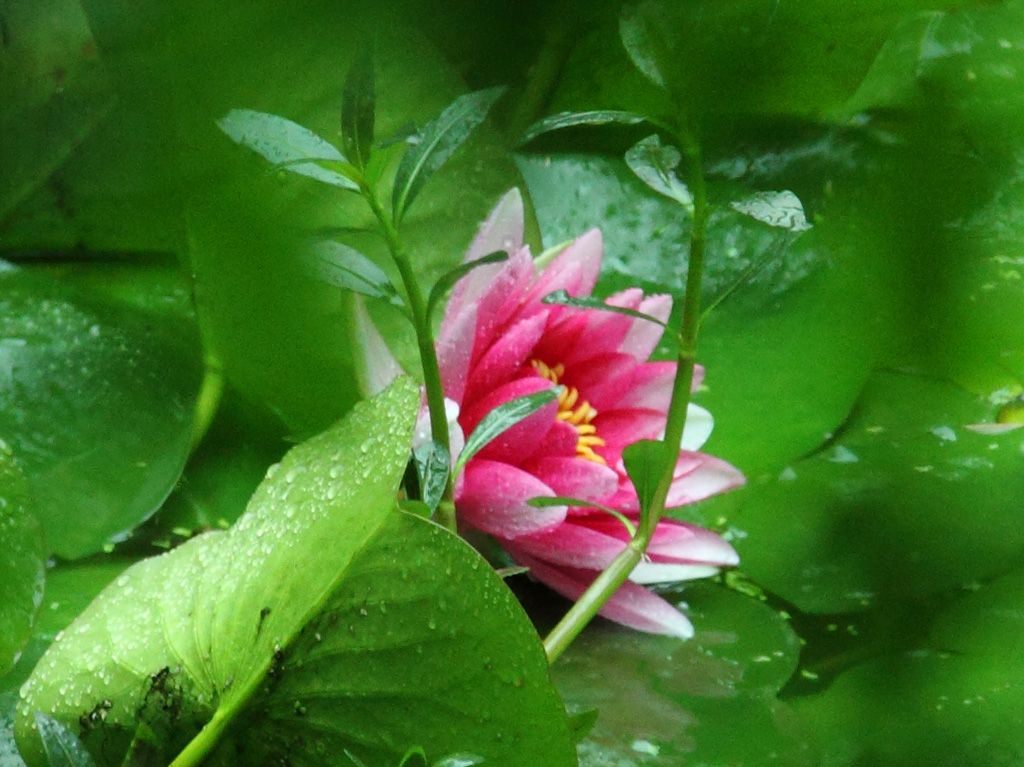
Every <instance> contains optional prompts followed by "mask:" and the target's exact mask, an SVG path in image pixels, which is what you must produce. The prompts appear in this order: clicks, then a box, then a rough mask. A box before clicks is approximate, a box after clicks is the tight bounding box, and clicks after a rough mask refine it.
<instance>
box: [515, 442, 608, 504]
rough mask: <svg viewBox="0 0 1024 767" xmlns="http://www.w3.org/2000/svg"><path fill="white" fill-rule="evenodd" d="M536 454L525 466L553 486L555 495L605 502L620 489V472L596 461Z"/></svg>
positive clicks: (549, 485) (542, 480) (545, 482)
mask: <svg viewBox="0 0 1024 767" xmlns="http://www.w3.org/2000/svg"><path fill="white" fill-rule="evenodd" d="M573 453H575V446H574V449H573ZM537 456H539V457H536V458H533V459H532V460H530V461H529V462H528V463H527V464H525V465H524V466H523V468H524V469H526V470H527V471H529V472H530V473H532V474H534V475H535V476H537V478H538V479H540V480H541V482H543V483H544V484H546V485H547V486H548V487H550V488H551V489H552V490H554V491H555V495H565V496H569V497H571V498H581V499H585V500H589V501H593V502H595V503H602V502H603V501H604V499H606V498H608V497H610V496H611V495H612V493H614V492H615V491H616V489H618V486H619V475H618V474H617V473H616V472H615V471H614V470H613V469H610V468H608V467H607V466H605V465H603V464H600V463H597V462H596V461H588V460H587V459H585V458H578V457H576V456H575V455H573V456H571V457H566V456H560V455H545V454H544V453H541V452H538V453H537Z"/></svg>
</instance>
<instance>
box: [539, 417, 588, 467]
mask: <svg viewBox="0 0 1024 767" xmlns="http://www.w3.org/2000/svg"><path fill="white" fill-rule="evenodd" d="M579 439H580V435H579V432H578V431H576V429H575V428H573V426H572V425H571V424H568V423H566V422H565V421H555V423H554V424H552V426H551V431H549V432H548V433H547V436H545V437H544V439H543V440H541V441H540V443H539V444H538V445H537V452H536V455H541V456H544V455H546V456H555V455H560V456H565V457H567V458H569V457H573V456H575V455H576V445H577V444H578V443H579Z"/></svg>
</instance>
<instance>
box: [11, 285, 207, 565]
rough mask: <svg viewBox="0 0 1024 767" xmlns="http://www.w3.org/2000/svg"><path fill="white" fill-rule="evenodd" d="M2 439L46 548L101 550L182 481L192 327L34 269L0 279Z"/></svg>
mask: <svg viewBox="0 0 1024 767" xmlns="http://www.w3.org/2000/svg"><path fill="white" fill-rule="evenodd" d="M0 360H2V361H3V366H4V368H5V369H6V370H8V371H10V373H9V374H8V375H7V376H4V377H0V433H2V434H4V436H5V438H6V439H7V441H8V442H9V443H10V445H11V447H12V448H13V449H14V451H15V454H16V455H17V456H18V460H19V461H20V463H21V465H22V468H23V469H24V471H25V475H26V476H27V477H28V481H29V490H30V492H31V494H32V497H33V500H34V501H35V503H36V508H37V515H38V518H39V520H40V522H42V524H43V529H44V532H45V535H46V543H47V546H48V547H49V549H50V550H51V551H53V552H56V553H57V554H59V555H60V556H62V557H65V558H77V557H81V556H85V555H88V554H92V553H95V552H97V551H100V550H101V549H102V548H103V546H104V544H106V543H108V542H109V541H112V540H117V539H119V538H122V537H124V535H125V534H127V533H128V532H129V531H130V530H131V529H132V528H134V527H135V526H136V525H137V524H139V522H141V521H142V520H144V519H146V518H147V517H149V516H150V515H151V514H153V512H154V511H156V509H157V508H158V507H159V505H160V504H161V503H163V501H164V499H165V498H166V497H167V494H168V493H169V492H170V491H171V488H172V487H173V486H174V483H175V482H176V481H177V479H178V477H179V476H180V475H181V470H182V467H183V466H184V465H185V460H186V458H187V456H188V451H189V446H190V443H191V439H192V424H193V415H194V413H193V410H194V407H195V400H196V397H197V395H198V393H199V389H200V384H201V380H202V370H201V364H202V361H201V350H200V343H199V338H198V333H197V329H196V328H195V326H194V325H193V324H191V323H190V322H187V321H183V320H181V319H179V318H176V317H173V316H164V317H161V316H157V315H154V314H150V313H148V312H141V311H137V310H133V309H128V308H124V307H120V306H115V305H113V304H98V303H94V302H92V301H89V300H87V299H86V298H85V297H83V296H81V295H79V294H77V293H75V292H73V291H71V290H68V289H66V288H65V287H64V286H63V285H61V284H59V283H57V282H56V281H54V280H51V279H49V278H47V277H46V276H45V275H40V274H36V273H35V272H32V271H31V270H27V269H25V270H16V269H15V270H6V271H2V272H0Z"/></svg>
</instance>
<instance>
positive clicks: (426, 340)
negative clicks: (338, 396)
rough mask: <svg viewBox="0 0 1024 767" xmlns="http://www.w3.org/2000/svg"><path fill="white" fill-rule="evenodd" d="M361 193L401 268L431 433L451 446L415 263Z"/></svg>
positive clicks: (375, 204)
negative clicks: (421, 373) (421, 370)
mask: <svg viewBox="0 0 1024 767" xmlns="http://www.w3.org/2000/svg"><path fill="white" fill-rule="evenodd" d="M361 191H362V193H363V196H364V197H365V198H366V201H367V202H368V203H369V205H370V209H371V210H372V211H373V215H374V216H375V217H376V218H377V221H378V222H380V226H381V229H382V231H383V233H384V240H385V242H386V243H387V246H388V250H389V251H390V252H391V258H392V260H393V261H394V262H395V266H397V267H398V273H399V275H401V277H402V285H403V286H404V287H405V293H406V297H407V298H408V301H409V309H410V310H411V311H412V320H413V328H414V329H415V331H416V344H417V346H418V347H419V353H420V364H421V365H422V367H423V384H424V387H425V388H426V391H427V410H428V411H429V413H430V432H431V436H432V437H433V439H434V440H435V441H436V442H440V443H441V444H442V445H444V446H445V447H447V446H448V445H449V444H450V442H449V438H448V416H447V415H446V414H445V410H444V388H443V387H442V385H441V369H440V367H439V366H438V364H437V353H436V352H435V350H434V330H433V328H432V327H431V325H430V317H429V316H428V315H427V302H426V300H425V299H424V297H423V291H421V290H420V286H419V282H417V280H416V273H415V272H414V271H413V268H412V263H411V262H410V261H409V256H408V254H407V253H406V252H405V248H404V246H403V245H402V240H401V238H400V237H399V235H398V230H397V229H396V228H395V225H394V224H393V223H392V221H391V218H390V217H389V216H388V215H387V213H386V212H385V210H384V208H383V206H382V205H381V204H380V201H379V200H378V199H377V195H376V194H374V192H373V190H372V189H370V187H369V186H367V185H365V184H363V185H361ZM445 498H446V499H450V498H451V482H450V481H449V485H448V487H447V488H446V489H445ZM443 506H444V509H445V511H444V512H443V513H439V516H438V521H439V522H440V523H441V524H442V525H444V526H445V527H447V528H448V529H449V530H452V531H453V532H454V531H455V513H454V506H450V505H444V504H443Z"/></svg>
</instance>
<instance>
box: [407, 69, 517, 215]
mask: <svg viewBox="0 0 1024 767" xmlns="http://www.w3.org/2000/svg"><path fill="white" fill-rule="evenodd" d="M504 92H505V88H503V87H499V88H487V89H485V90H482V91H473V92H472V93H467V94H465V95H463V96H459V97H458V98H457V99H455V101H453V102H452V103H451V105H450V106H449V107H447V108H446V109H445V110H444V111H443V112H441V114H440V115H439V116H438V117H437V118H436V119H434V120H431V121H430V122H429V123H427V125H426V126H425V127H424V128H423V131H422V132H421V133H420V136H419V140H418V141H417V142H416V143H414V144H413V145H412V146H411V147H410V148H409V151H408V152H406V154H405V156H404V157H403V158H402V162H401V164H400V165H399V166H398V172H397V173H396V175H395V191H394V195H393V196H392V201H391V202H392V214H393V216H394V218H395V221H400V220H401V219H402V216H403V215H404V214H405V211H406V209H407V208H408V207H409V205H411V204H412V201H413V199H415V197H416V195H417V194H419V191H420V189H422V188H423V185H424V184H425V183H427V180H428V179H429V178H430V177H431V176H432V175H433V174H434V173H435V172H436V171H437V170H439V169H440V168H441V166H443V165H444V164H445V163H446V162H448V159H449V158H450V157H451V156H452V155H453V154H454V153H455V150H456V149H458V148H459V147H460V146H462V143H463V142H464V141H465V140H466V139H467V138H469V134H470V133H472V132H473V129H474V128H476V127H477V126H478V125H479V124H480V123H482V122H483V121H484V118H485V117H487V113H488V112H489V111H490V109H491V107H492V106H494V103H495V102H496V101H497V100H498V99H499V98H501V95H502V94H503V93H504Z"/></svg>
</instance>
